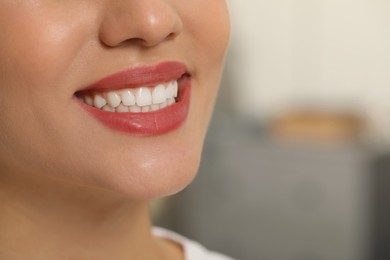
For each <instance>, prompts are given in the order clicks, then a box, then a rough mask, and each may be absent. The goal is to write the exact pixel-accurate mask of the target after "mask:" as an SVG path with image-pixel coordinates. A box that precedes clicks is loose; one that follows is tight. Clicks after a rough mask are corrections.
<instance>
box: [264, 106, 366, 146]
mask: <svg viewBox="0 0 390 260" xmlns="http://www.w3.org/2000/svg"><path fill="white" fill-rule="evenodd" d="M269 128H270V131H271V134H272V135H273V136H275V137H276V138H278V139H280V138H281V139H287V140H298V141H327V142H330V141H352V140H357V139H359V136H360V134H361V133H362V131H363V129H364V122H363V120H362V119H361V118H359V117H358V116H357V115H355V114H353V113H348V112H328V111H310V110H308V111H292V112H287V113H285V114H282V115H279V116H277V117H276V118H274V119H272V120H271V122H270V124H269Z"/></svg>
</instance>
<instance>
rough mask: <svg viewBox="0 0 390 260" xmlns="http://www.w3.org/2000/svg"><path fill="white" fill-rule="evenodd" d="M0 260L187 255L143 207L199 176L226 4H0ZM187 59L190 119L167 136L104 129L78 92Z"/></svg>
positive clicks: (15, 0) (105, 0)
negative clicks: (156, 233)
mask: <svg viewBox="0 0 390 260" xmlns="http://www.w3.org/2000/svg"><path fill="white" fill-rule="evenodd" d="M0 35H1V36H0V38H1V41H0V92H1V93H0V118H1V120H0V230H1V231H2V232H0V259H10V260H14V259H32V260H34V259H83V260H84V259H94V260H95V259H118V260H121V259H123V260H125V259H126V260H128V259H145V260H147V259H170V260H172V259H183V253H182V250H181V248H180V247H179V246H178V245H175V244H173V243H172V242H169V241H163V240H160V239H157V238H155V237H153V236H152V235H151V234H150V227H151V223H150V217H149V209H148V200H150V199H153V198H158V197H162V196H167V195H170V194H174V193H176V192H178V191H180V190H182V189H183V188H184V187H186V186H187V185H188V184H189V183H190V182H191V180H192V179H193V178H194V176H195V174H196V171H197V169H198V165H199V158H200V152H201V149H202V144H203V140H204V136H205V133H206V129H207V125H208V122H209V119H210V115H211V112H212V108H213V105H214V100H215V97H216V93H217V89H218V85H219V83H220V77H221V72H222V69H223V60H224V55H225V51H226V48H227V45H228V38H229V21H228V14H227V10H226V3H225V1H224V0H213V1H210V0H186V1H182V0H142V1H136V0H127V1H125V0H121V1H120V0H115V1H114V0H67V1H52V0H0ZM170 60H175V61H181V62H184V63H185V64H186V65H187V66H188V68H189V70H190V73H191V76H192V85H193V87H192V96H191V104H190V112H189V116H188V118H187V120H186V122H185V123H184V125H183V126H182V127H180V128H179V129H177V130H175V131H172V132H170V133H168V134H164V135H159V136H152V137H136V136H131V135H129V134H125V133H120V132H116V131H114V130H112V129H109V128H107V127H106V126H104V125H102V124H101V123H99V122H98V121H96V120H95V119H93V118H92V117H91V116H90V115H89V114H87V113H86V112H85V111H84V110H82V109H81V108H80V106H79V105H78V104H76V102H75V101H74V93H75V92H76V91H78V90H80V89H81V88H83V87H84V86H86V85H89V84H91V83H93V82H96V81H97V80H99V79H101V78H103V77H105V76H107V75H110V74H112V73H115V72H117V71H121V70H123V69H126V68H131V67H134V66H137V65H151V64H156V63H159V62H162V61H170Z"/></svg>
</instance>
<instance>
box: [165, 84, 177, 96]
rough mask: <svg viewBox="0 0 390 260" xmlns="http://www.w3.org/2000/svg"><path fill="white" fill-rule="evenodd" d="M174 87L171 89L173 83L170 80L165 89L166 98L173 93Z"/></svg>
mask: <svg viewBox="0 0 390 260" xmlns="http://www.w3.org/2000/svg"><path fill="white" fill-rule="evenodd" d="M174 91H175V90H174V89H173V85H172V82H170V83H169V84H168V85H167V89H166V92H167V99H170V98H172V97H173V96H174V95H175V93H174Z"/></svg>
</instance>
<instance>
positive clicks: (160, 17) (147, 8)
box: [100, 0, 182, 47]
mask: <svg viewBox="0 0 390 260" xmlns="http://www.w3.org/2000/svg"><path fill="white" fill-rule="evenodd" d="M119 2H121V3H122V4H117V5H115V6H114V8H112V9H109V10H108V11H107V12H106V16H105V18H104V21H103V23H102V25H101V28H100V40H101V41H102V42H103V43H104V44H105V45H107V46H109V47H116V46H120V45H123V44H125V43H133V44H138V45H142V46H144V47H153V46H155V45H158V44H159V43H161V42H163V41H166V40H171V39H174V38H175V37H177V36H178V35H179V34H180V33H181V31H182V21H181V18H180V16H179V14H178V13H177V12H176V11H175V9H174V8H173V7H172V6H170V5H169V3H167V2H166V1H161V0H142V1H131V0H129V1H119Z"/></svg>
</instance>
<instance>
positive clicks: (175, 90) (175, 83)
mask: <svg viewBox="0 0 390 260" xmlns="http://www.w3.org/2000/svg"><path fill="white" fill-rule="evenodd" d="M171 84H172V85H173V97H177V92H178V91H179V86H178V84H177V81H176V80H175V81H173V82H172V83H171Z"/></svg>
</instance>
